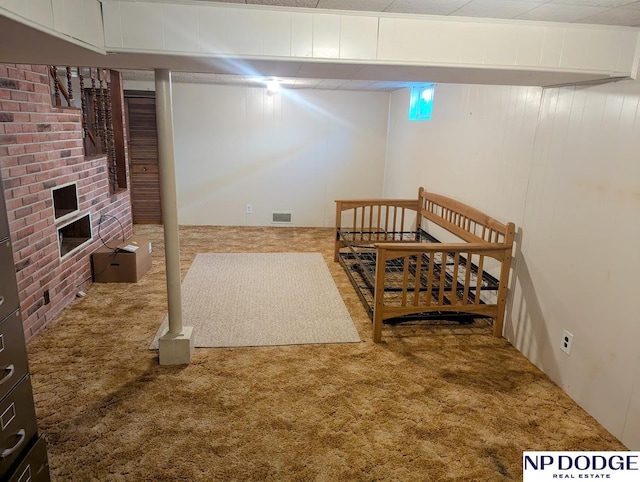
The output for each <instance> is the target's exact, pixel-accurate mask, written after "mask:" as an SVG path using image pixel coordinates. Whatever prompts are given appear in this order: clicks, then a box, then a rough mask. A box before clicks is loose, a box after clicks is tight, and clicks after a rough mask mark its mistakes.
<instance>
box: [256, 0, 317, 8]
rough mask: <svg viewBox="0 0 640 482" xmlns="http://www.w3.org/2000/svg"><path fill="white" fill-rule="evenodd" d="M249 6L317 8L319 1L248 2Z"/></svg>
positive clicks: (269, 0) (265, 0)
mask: <svg viewBox="0 0 640 482" xmlns="http://www.w3.org/2000/svg"><path fill="white" fill-rule="evenodd" d="M245 3H247V4H248V5H271V6H274V5H276V6H280V7H304V8H315V7H316V4H317V3H318V0H247V1H246V2H245Z"/></svg>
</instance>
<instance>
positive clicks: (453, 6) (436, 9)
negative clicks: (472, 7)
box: [385, 0, 469, 15]
mask: <svg viewBox="0 0 640 482" xmlns="http://www.w3.org/2000/svg"><path fill="white" fill-rule="evenodd" d="M467 3H469V0H395V2H393V3H392V4H391V5H389V7H387V8H386V9H385V12H393V13H413V14H423V15H450V14H452V13H453V12H455V11H456V10H458V9H459V8H461V7H463V6H464V5H465V4H467Z"/></svg>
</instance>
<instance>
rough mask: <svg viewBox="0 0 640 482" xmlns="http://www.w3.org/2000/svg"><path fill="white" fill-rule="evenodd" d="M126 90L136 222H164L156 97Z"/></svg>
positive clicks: (133, 208) (134, 220)
mask: <svg viewBox="0 0 640 482" xmlns="http://www.w3.org/2000/svg"><path fill="white" fill-rule="evenodd" d="M145 94H146V95H147V97H137V96H136V94H134V93H128V92H126V91H125V104H126V109H127V119H128V121H129V122H128V126H129V160H130V161H129V162H130V163H131V165H130V175H131V211H132V214H133V222H134V223H135V224H162V211H161V209H160V177H159V169H158V131H157V127H156V100H155V97H149V94H153V92H151V93H145Z"/></svg>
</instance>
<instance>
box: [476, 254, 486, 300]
mask: <svg viewBox="0 0 640 482" xmlns="http://www.w3.org/2000/svg"><path fill="white" fill-rule="evenodd" d="M483 265H484V256H482V255H480V260H479V261H478V272H477V273H476V299H475V301H474V303H475V304H476V305H478V304H480V291H481V288H482V267H483Z"/></svg>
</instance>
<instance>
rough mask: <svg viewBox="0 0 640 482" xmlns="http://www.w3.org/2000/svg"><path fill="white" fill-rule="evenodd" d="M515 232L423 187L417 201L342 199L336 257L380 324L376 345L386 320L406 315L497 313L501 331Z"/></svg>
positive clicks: (466, 318)
mask: <svg viewBox="0 0 640 482" xmlns="http://www.w3.org/2000/svg"><path fill="white" fill-rule="evenodd" d="M440 228H442V229H440ZM443 230H444V231H443ZM514 234H515V226H514V224H513V223H507V224H502V223H500V222H498V221H496V220H495V219H493V218H491V217H490V216H487V215H486V214H484V213H482V212H480V211H478V210H477V209H474V208H472V207H470V206H467V205H465V204H463V203H461V202H458V201H455V200H453V199H450V198H447V197H444V196H440V195H437V194H433V193H428V192H425V191H424V189H423V188H420V189H419V191H418V198H417V199H410V200H409V199H359V200H357V199H355V200H338V201H336V241H335V261H338V262H340V264H341V265H342V266H343V267H344V269H345V271H346V272H347V274H348V276H349V278H350V280H351V282H352V284H353V285H354V287H355V288H356V291H357V292H358V295H359V296H360V299H361V300H362V302H363V304H364V306H365V308H366V309H367V311H368V313H369V316H370V317H371V319H372V321H373V341H375V342H379V341H380V340H381V338H382V324H383V322H385V323H387V322H401V321H407V320H446V321H447V322H453V323H472V322H473V321H474V320H475V319H476V318H481V317H484V318H492V319H493V334H494V336H496V337H500V336H502V327H503V322H504V313H505V304H506V301H507V287H508V283H509V272H510V267H511V257H512V248H513V239H514ZM435 235H437V236H438V237H442V236H444V237H447V238H453V236H451V235H454V236H455V239H456V240H461V241H462V242H454V243H449V242H447V243H441V242H440V241H439V240H438V239H437V238H436V237H435ZM443 265H444V269H443Z"/></svg>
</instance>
